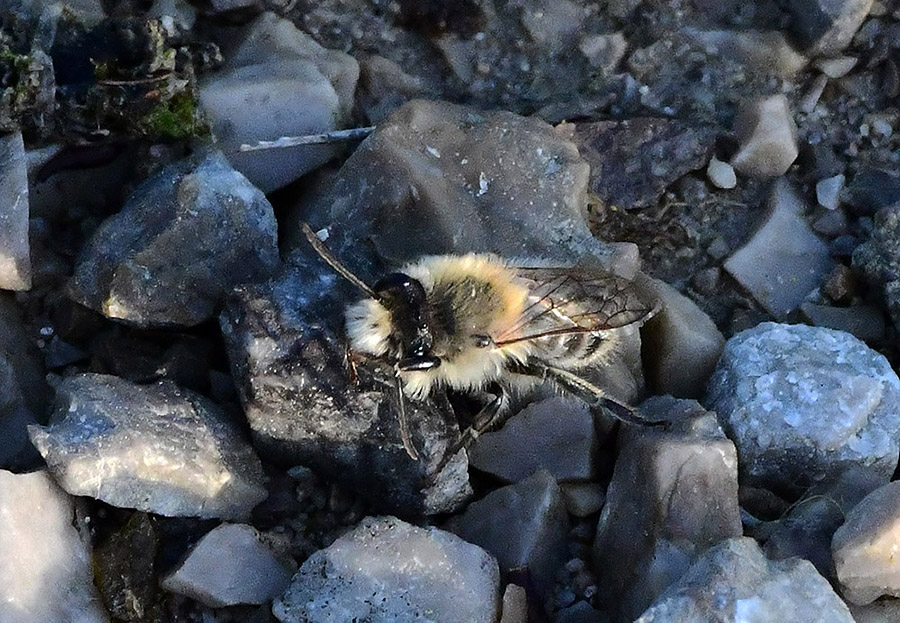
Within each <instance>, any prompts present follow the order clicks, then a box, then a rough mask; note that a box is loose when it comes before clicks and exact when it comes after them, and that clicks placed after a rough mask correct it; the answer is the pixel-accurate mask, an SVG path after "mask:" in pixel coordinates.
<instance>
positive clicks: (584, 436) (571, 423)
mask: <svg viewBox="0 0 900 623" xmlns="http://www.w3.org/2000/svg"><path fill="white" fill-rule="evenodd" d="M597 453H598V444H597V439H596V437H595V435H594V418H593V417H592V415H591V411H590V409H589V408H588V405H587V403H585V402H584V401H581V400H577V399H573V398H556V397H554V398H548V399H546V400H542V401H541V402H537V403H533V404H530V405H528V406H527V407H525V408H524V409H522V411H521V412H519V413H517V414H516V415H515V416H513V417H512V418H510V420H509V421H508V422H507V423H506V425H505V426H504V427H503V428H502V429H501V430H499V431H497V432H493V433H485V434H483V435H482V436H481V437H479V438H478V440H477V441H476V442H475V444H474V445H473V446H472V448H471V449H470V450H469V463H470V464H471V465H472V467H475V468H476V469H480V470H481V471H483V472H487V473H489V474H493V475H494V476H498V477H499V478H501V479H503V480H505V481H507V482H518V481H520V480H522V479H523V478H527V477H528V476H530V475H532V474H533V473H535V472H537V471H538V470H541V469H544V470H547V471H548V472H549V473H550V475H551V476H553V477H554V478H555V479H556V480H557V481H563V480H591V479H593V478H594V477H595V476H596V471H597Z"/></svg>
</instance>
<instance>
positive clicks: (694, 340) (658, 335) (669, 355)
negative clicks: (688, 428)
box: [641, 279, 725, 398]
mask: <svg viewBox="0 0 900 623" xmlns="http://www.w3.org/2000/svg"><path fill="white" fill-rule="evenodd" d="M648 281H649V287H650V288H651V289H652V291H653V293H654V294H655V295H656V296H657V298H658V299H659V301H660V312H659V313H658V314H657V315H656V316H654V317H653V318H652V319H650V321H649V322H648V323H647V324H646V325H645V326H644V327H643V329H642V335H641V339H642V343H641V348H642V351H643V358H644V365H645V367H646V371H647V384H648V386H649V387H650V388H651V390H652V391H653V393H654V394H671V395H673V396H676V397H679V398H699V397H701V396H702V395H703V391H704V389H705V387H706V382H707V381H708V380H709V377H710V375H712V373H713V370H715V368H716V362H717V361H718V360H719V355H721V354H722V349H723V348H725V338H724V337H723V336H722V333H721V332H720V331H719V329H718V328H717V327H716V325H715V323H714V322H713V321H712V320H711V319H710V318H709V316H707V315H706V314H705V313H704V312H703V310H701V309H700V308H699V307H697V305H696V304H695V303H694V302H693V301H692V300H690V299H689V298H687V297H686V296H684V295H683V294H681V293H680V292H678V290H676V289H675V288H673V287H672V286H670V285H669V284H667V283H665V282H664V281H660V280H658V279H650V280H648Z"/></svg>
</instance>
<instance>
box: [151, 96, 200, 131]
mask: <svg viewBox="0 0 900 623" xmlns="http://www.w3.org/2000/svg"><path fill="white" fill-rule="evenodd" d="M141 125H142V127H143V129H144V133H145V134H147V135H148V136H152V137H158V138H174V139H180V138H188V137H190V136H197V135H199V134H202V133H203V130H204V128H203V126H201V125H200V124H199V123H198V122H197V102H196V100H195V99H194V97H193V95H192V94H190V93H186V92H185V93H178V94H176V95H175V96H173V97H172V99H170V100H168V101H166V102H162V103H160V104H158V105H157V106H155V107H154V108H153V109H151V110H150V112H149V113H147V115H146V116H145V117H144V119H143V123H142V124H141Z"/></svg>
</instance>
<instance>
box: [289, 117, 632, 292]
mask: <svg viewBox="0 0 900 623" xmlns="http://www.w3.org/2000/svg"><path fill="white" fill-rule="evenodd" d="M589 170H590V167H589V165H588V163H587V162H585V161H584V160H583V159H582V158H581V156H579V154H578V149H577V148H576V146H575V144H574V143H572V142H571V141H570V140H568V139H566V138H565V137H564V136H561V135H560V132H558V131H556V130H554V128H552V127H551V126H550V125H548V124H546V123H544V122H543V121H540V120H538V119H535V118H525V117H520V116H518V115H515V114H512V113H508V112H484V111H479V110H476V109H474V108H467V107H463V106H457V105H454V104H449V103H446V102H427V101H421V100H415V101H412V102H409V103H408V104H406V105H404V106H403V107H401V108H400V109H398V110H397V111H395V112H394V113H393V114H392V115H391V116H390V117H388V118H387V119H385V121H384V122H382V123H381V124H380V125H379V127H378V129H377V130H376V131H375V132H374V133H373V134H372V135H371V136H369V138H367V139H366V140H365V141H363V143H362V144H361V145H360V146H359V148H357V150H356V151H355V152H353V155H352V156H350V158H349V159H348V160H347V162H346V163H345V164H344V166H343V167H342V168H341V170H340V172H339V174H338V175H337V178H336V179H335V180H334V181H333V183H332V184H331V185H330V186H329V187H328V188H327V189H326V190H325V191H324V192H321V193H314V194H313V196H310V197H304V198H303V199H302V201H301V202H300V204H298V209H302V212H303V214H304V215H305V216H304V218H307V219H308V220H309V222H310V224H311V225H312V226H313V229H316V230H319V229H326V231H327V233H328V241H327V244H328V246H329V248H330V249H331V251H332V252H333V253H334V254H335V255H336V256H337V257H338V258H340V259H341V260H342V261H343V262H344V263H345V264H346V265H347V267H348V268H349V269H351V270H352V271H353V272H354V273H356V274H357V275H359V276H360V277H361V278H363V279H372V280H374V279H377V278H379V277H381V276H382V275H381V270H382V268H381V267H383V266H384V265H385V264H388V265H390V266H392V267H396V266H399V265H401V264H402V263H403V262H405V261H409V260H415V259H418V258H419V257H421V256H422V255H430V254H441V253H466V252H470V251H476V252H485V251H486V252H492V253H496V254H498V255H500V256H502V257H507V258H515V257H542V258H546V259H548V260H554V261H558V262H574V261H576V260H578V259H579V258H581V257H583V256H586V255H595V256H599V257H601V258H602V257H607V258H609V257H611V256H612V255H613V253H612V252H611V251H610V250H609V248H608V247H604V246H603V245H601V244H600V243H599V242H598V241H597V240H596V239H594V238H593V236H592V235H591V233H590V230H589V228H588V221H587V193H588V173H589ZM288 236H289V238H288V239H289V240H291V241H292V243H293V244H294V246H296V247H306V246H308V245H307V243H306V240H305V239H304V238H303V237H302V234H301V233H300V230H299V228H294V229H292V230H290V231H289V232H288ZM291 236H292V237H293V238H291ZM360 240H368V241H370V242H371V245H369V244H367V245H360V244H359V241H360ZM370 249H372V251H374V254H373V253H372V251H370ZM631 268H632V269H634V268H636V264H635V265H633V266H631ZM623 274H624V273H623ZM632 274H633V273H632Z"/></svg>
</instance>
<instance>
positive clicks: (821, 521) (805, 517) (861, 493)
mask: <svg viewBox="0 0 900 623" xmlns="http://www.w3.org/2000/svg"><path fill="white" fill-rule="evenodd" d="M880 483H881V480H880V479H874V478H873V477H872V474H870V473H868V472H866V471H865V470H853V469H851V470H848V471H846V472H843V473H842V474H840V476H838V478H837V480H836V481H834V482H827V483H822V484H821V485H816V486H814V487H811V488H810V489H809V490H808V491H807V492H806V493H804V494H803V497H802V498H800V500H798V501H797V502H795V503H794V504H792V505H791V506H790V507H789V508H788V509H787V511H786V512H785V513H784V514H783V516H782V517H780V518H779V519H778V520H776V521H774V522H771V523H770V524H765V532H766V533H767V536H766V542H765V547H764V550H765V552H766V555H767V556H768V557H769V558H772V559H774V560H782V559H784V558H791V557H794V556H796V557H797V558H804V559H806V560H808V561H810V562H811V563H813V564H814V565H815V567H816V569H817V570H818V571H819V573H821V574H822V576H823V577H825V578H829V579H833V578H834V561H833V560H832V557H831V542H832V537H833V536H834V533H835V531H836V530H837V529H838V528H839V527H840V526H841V524H842V523H844V519H845V518H846V517H847V514H848V513H849V512H850V511H851V509H852V508H853V507H854V506H856V505H857V504H858V503H859V501H860V500H861V499H862V498H864V497H865V496H866V495H867V494H868V493H870V492H871V491H873V490H874V489H876V488H877V487H878V486H879V485H880Z"/></svg>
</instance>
